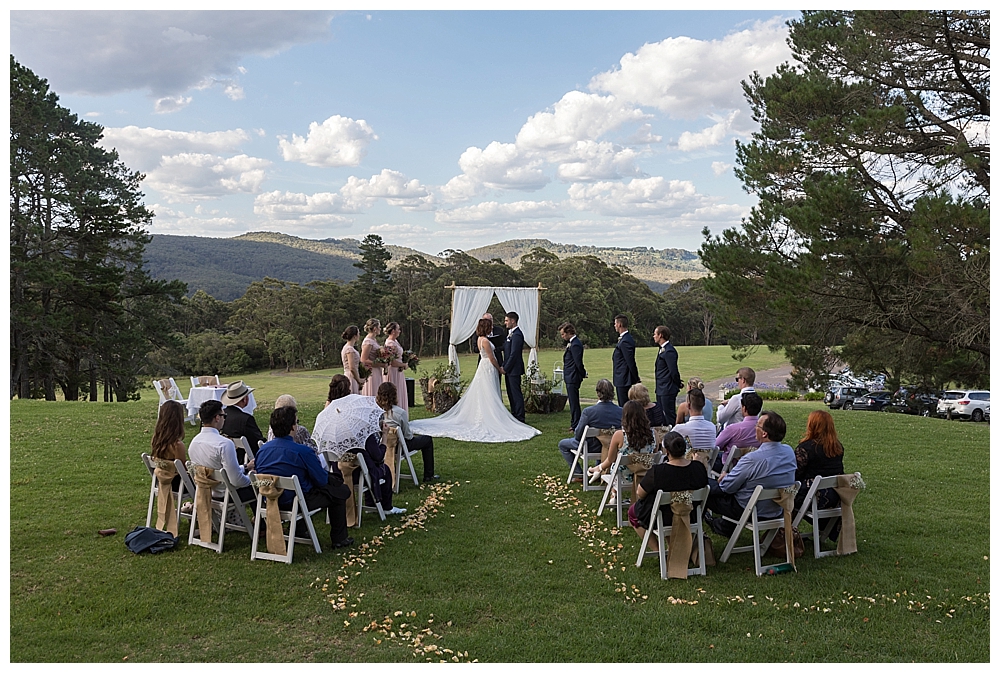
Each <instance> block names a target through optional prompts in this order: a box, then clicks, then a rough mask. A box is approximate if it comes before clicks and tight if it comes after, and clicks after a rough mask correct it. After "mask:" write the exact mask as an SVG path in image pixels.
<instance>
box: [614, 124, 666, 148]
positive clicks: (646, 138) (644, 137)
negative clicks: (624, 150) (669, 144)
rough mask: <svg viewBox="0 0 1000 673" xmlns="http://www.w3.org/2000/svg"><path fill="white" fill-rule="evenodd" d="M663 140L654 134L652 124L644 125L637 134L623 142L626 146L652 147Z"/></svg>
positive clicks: (637, 130)
mask: <svg viewBox="0 0 1000 673" xmlns="http://www.w3.org/2000/svg"><path fill="white" fill-rule="evenodd" d="M661 140H663V136H658V135H656V134H654V133H653V125H652V124H648V123H647V124H643V125H642V126H640V127H639V128H638V129H636V131H635V133H633V134H632V135H630V136H629V137H628V138H625V139H624V140H623V141H622V144H624V145H652V144H655V143H658V142H660V141H661Z"/></svg>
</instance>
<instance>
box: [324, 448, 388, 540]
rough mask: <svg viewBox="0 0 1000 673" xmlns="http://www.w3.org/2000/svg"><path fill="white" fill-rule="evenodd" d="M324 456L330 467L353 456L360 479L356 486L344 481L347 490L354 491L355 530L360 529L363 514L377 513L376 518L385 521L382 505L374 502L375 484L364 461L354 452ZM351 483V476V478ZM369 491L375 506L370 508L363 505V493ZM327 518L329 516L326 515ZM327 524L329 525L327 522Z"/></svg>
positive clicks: (326, 453)
mask: <svg viewBox="0 0 1000 673" xmlns="http://www.w3.org/2000/svg"><path fill="white" fill-rule="evenodd" d="M324 455H325V456H326V462H327V463H328V464H330V465H336V464H337V463H338V462H340V460H341V459H342V458H344V457H347V456H349V455H353V456H354V460H355V461H356V465H357V469H359V470H361V478H360V479H358V483H357V484H351V483H348V482H347V481H346V480H345V482H344V483H345V484H347V487H348V488H352V489H354V506H355V508H356V514H357V524H356V527H357V528H361V514H362V513H363V512H378V516H379V518H380V519H381V520H382V521H385V510H384V509H382V503H381V502H379V501H378V500H375V495H374V494H375V484H373V483H372V475H371V472H369V471H368V465H367V464H366V463H365V459H364V457H362V456H359V455H358V454H357V453H356V452H355V451H348V452H347V453H346V454H344V456H339V457H338V456H335V455H334V454H332V453H330V452H324ZM351 480H352V481H353V476H352V477H351ZM368 491H370V492H371V493H372V500H373V501H374V502H375V506H374V507H371V506H369V505H366V504H365V493H366V492H368ZM327 516H328V517H329V514H328V515H327ZM327 523H330V522H329V521H327Z"/></svg>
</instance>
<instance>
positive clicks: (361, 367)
mask: <svg viewBox="0 0 1000 673" xmlns="http://www.w3.org/2000/svg"><path fill="white" fill-rule="evenodd" d="M371 375H372V370H370V369H368V367H367V366H366V365H365V363H363V362H359V363H358V376H360V377H361V380H362V381H364V380H365V379H367V378H368V377H369V376H371Z"/></svg>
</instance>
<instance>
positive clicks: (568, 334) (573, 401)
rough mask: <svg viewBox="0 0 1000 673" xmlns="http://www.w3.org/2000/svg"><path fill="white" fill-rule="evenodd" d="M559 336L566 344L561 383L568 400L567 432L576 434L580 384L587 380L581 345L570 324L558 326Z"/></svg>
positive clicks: (574, 329)
mask: <svg viewBox="0 0 1000 673" xmlns="http://www.w3.org/2000/svg"><path fill="white" fill-rule="evenodd" d="M559 336H561V337H562V338H563V340H564V341H565V342H566V350H565V351H563V383H564V384H566V397H568V398H569V430H570V432H576V425H577V423H579V422H580V384H581V383H583V380H584V379H585V378H587V370H586V369H584V368H583V343H582V342H581V341H580V337H578V336H577V335H576V328H575V327H573V324H572V323H568V322H564V323H563V324H562V325H559Z"/></svg>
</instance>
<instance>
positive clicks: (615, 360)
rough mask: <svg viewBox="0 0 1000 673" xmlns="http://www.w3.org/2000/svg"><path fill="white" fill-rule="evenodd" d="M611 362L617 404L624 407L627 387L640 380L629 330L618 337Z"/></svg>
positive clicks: (633, 343)
mask: <svg viewBox="0 0 1000 673" xmlns="http://www.w3.org/2000/svg"><path fill="white" fill-rule="evenodd" d="M611 363H612V365H613V367H614V374H613V376H614V378H613V379H612V383H614V384H615V390H617V391H618V406H620V407H624V406H625V403H626V402H628V389H629V388H631V387H632V386H633V385H635V384H636V383H641V382H642V379H640V378H639V367H637V366H636V364H635V339H633V338H632V334H631V332H625V333H624V334H622V335H621V336H620V337H618V343H617V344H615V352H614V355H612V356H611Z"/></svg>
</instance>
